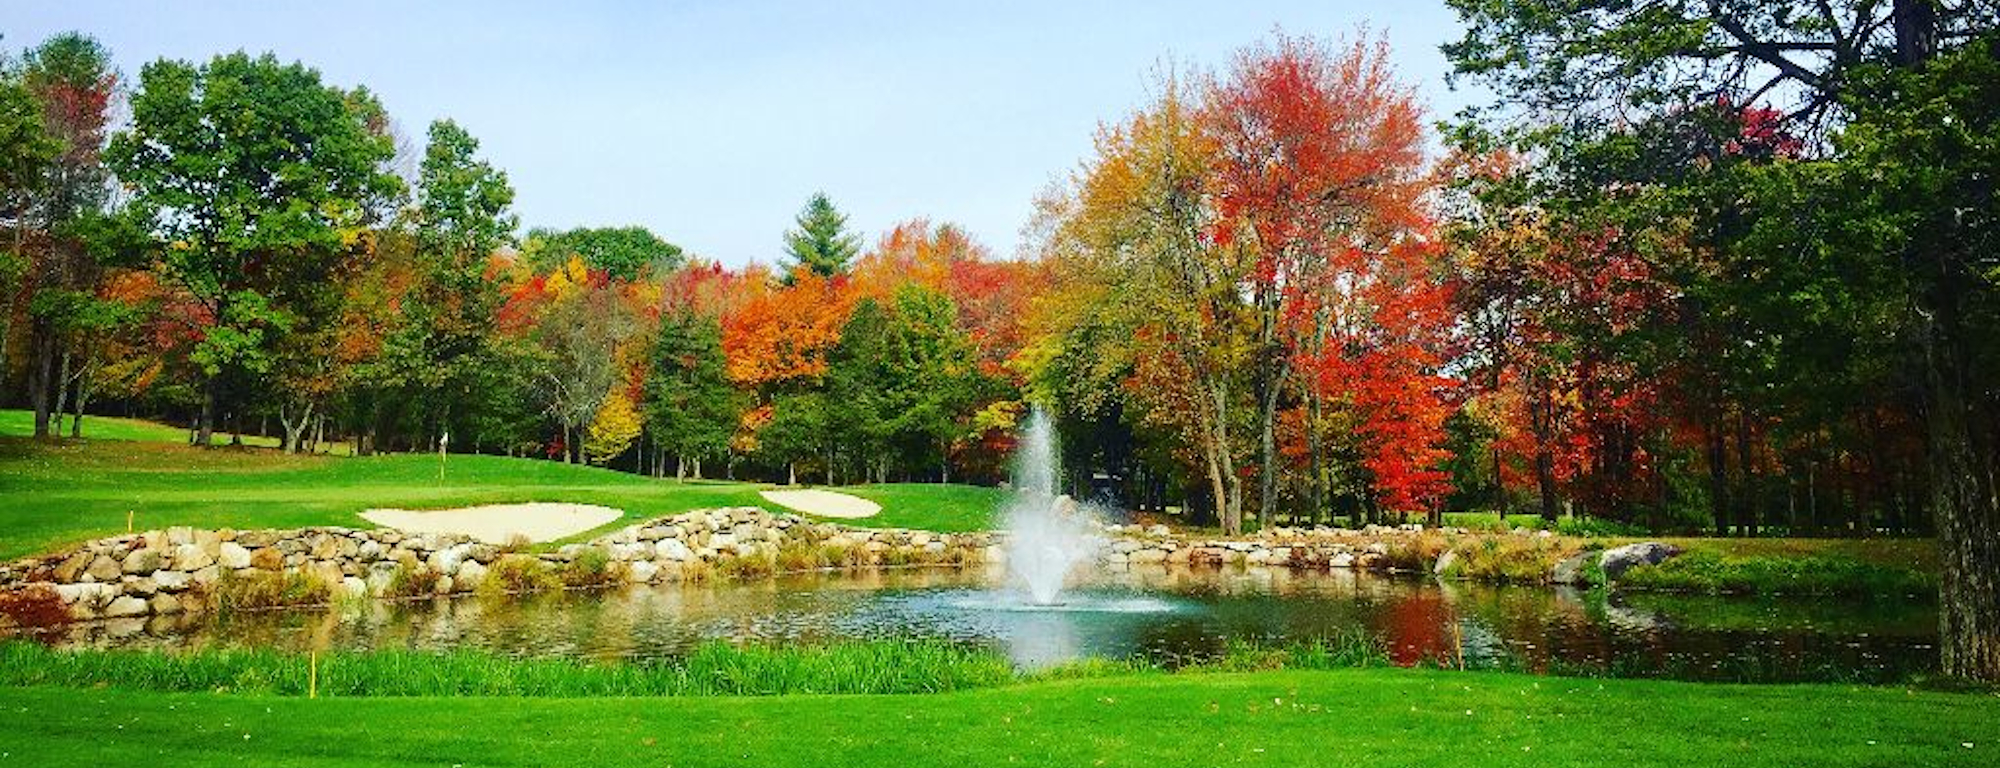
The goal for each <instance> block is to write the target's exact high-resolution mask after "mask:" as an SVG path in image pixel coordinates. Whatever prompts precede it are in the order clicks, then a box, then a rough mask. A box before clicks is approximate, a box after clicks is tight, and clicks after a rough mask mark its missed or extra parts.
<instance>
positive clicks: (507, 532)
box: [361, 502, 625, 544]
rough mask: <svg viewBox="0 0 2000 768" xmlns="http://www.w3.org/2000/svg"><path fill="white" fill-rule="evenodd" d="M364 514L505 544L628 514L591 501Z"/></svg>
mask: <svg viewBox="0 0 2000 768" xmlns="http://www.w3.org/2000/svg"><path fill="white" fill-rule="evenodd" d="M361 516H362V517H363V518H365V519H367V520H368V522H371V523H374V524H376V525H381V526H387V527H390V528H395V529H398V530H403V531H410V532H412V533H456V534H460V535H464V536H471V537H472V538H475V539H478V540H480V541H483V542H486V543H488V544H505V543H507V541H508V540H509V539H512V538H514V537H515V536H525V537H527V539H528V540H529V541H533V542H544V541H555V540H556V539H560V538H562V537H564V536H574V535H576V534H579V533H583V532H584V531H588V530H590V529H592V528H596V527H598V526H600V525H604V524H605V523H609V522H611V521H613V520H617V519H618V518H621V517H624V516H625V513H624V512H622V511H620V510H616V509H612V508H610V507H599V506H595V505H591V504H552V503H546V502H532V503H528V504H488V505H486V506H481V507H464V508H460V509H441V510H436V511H429V512H417V511H412V510H408V509H371V510H368V511H366V512H363V513H361Z"/></svg>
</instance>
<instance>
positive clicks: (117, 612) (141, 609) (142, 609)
mask: <svg viewBox="0 0 2000 768" xmlns="http://www.w3.org/2000/svg"><path fill="white" fill-rule="evenodd" d="M150 611H152V607H151V606H149V605H147V604H146V601H145V600H143V599H140V598H137V597H133V596H131V595H119V596H118V597H116V598H114V599H112V601H111V604H110V605H107V606H104V617H105V618H107V619H117V618H123V617H127V616H144V615H146V614H147V613H148V612H150Z"/></svg>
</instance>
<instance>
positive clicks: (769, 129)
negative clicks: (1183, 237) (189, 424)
mask: <svg viewBox="0 0 2000 768" xmlns="http://www.w3.org/2000/svg"><path fill="white" fill-rule="evenodd" d="M5 5H7V6H8V7H7V11H6V13H5V16H4V18H0V34H4V35H5V36H6V37H5V40H4V43H0V44H4V45H5V46H6V47H7V48H9V49H12V50H16V51H18V50H19V49H21V48H23V47H26V46H29V45H32V44H34V43H36V42H39V41H40V40H42V39H43V38H45V37H47V36H48V35H50V34H53V33H56V32H60V31H65V30H71V29H74V30H80V31H83V32H87V33H89V34H92V35H95V36H96V37H97V38H98V39H99V40H102V41H103V42H104V43H105V44H106V45H108V46H110V48H111V49H112V51H113V53H114V55H115V56H116V59H117V61H118V64H119V67H120V68H121V69H122V70H123V71H124V72H125V74H126V76H127V77H128V78H129V79H132V80H136V78H137V77H138V73H139V68H140V67H141V66H142V65H143V64H144V63H145V62H147V61H151V60H153V59H156V58H160V57H171V58H182V59H193V60H197V61H199V60H205V59H206V58H208V57H209V56H212V55H214V54H217V53H221V52H227V51H233V50H237V49H244V50H248V51H251V52H253V53H255V52H261V51H272V52H275V53H276V54H277V55H278V56H279V57H280V58H283V59H286V60H292V59H297V60H302V61H304V62H306V63H307V64H310V65H312V66H314V67H317V68H318V69H319V70H320V71H321V72H322V73H323V74H324V76H325V77H326V78H327V80H329V81H330V82H332V83H335V84H339V85H342V86H350V87H351V86H354V85H366V86H368V87H369V88H370V89H372V90H374V91H375V92H376V93H377V94H378V95H379V96H380V97H381V98H382V100H383V102H384V103H385V104H386V105H387V107H388V109H389V111H390V113H391V114H392V115H394V116H395V118H396V120H397V123H398V125H399V126H400V128H401V130H402V132H403V133H404V134H406V135H407V136H408V137H409V138H410V140H411V141H412V142H414V143H416V144H417V146H419V147H420V146H421V142H422V139H423V132H424V129H425V127H426V126H427V125H428V124H429V123H430V121H431V120H432V119H434V118H438V117H447V116H448V117H451V118H453V119H456V120H457V121H458V122H459V123H460V124H462V125H464V126H465V127H466V128H467V129H468V130H470V131H471V132H472V133H473V135H475V136H477V137H478V138H479V139H480V140H481V141H482V142H483V151H484V153H485V154H486V155H487V156H488V157H489V158H490V159H491V160H493V161H494V163H495V164H497V165H498V166H500V167H501V168H504V169H506V171H507V172H508V174H509V176H510V177H511V179H512V181H513V183H514V187H515V189H516V190H517V191H518V193H519V196H518V198H517V205H516V208H517V210H518V211H519V213H520V214H521V219H522V223H523V225H524V226H553V227H570V226H578V225H593V226H595V225H622V224H642V225H644V226H647V227H649V228H651V229H653V230H654V231H655V232H658V233H660V234H661V235H662V236H664V237H666V238H667V239H668V240H670V241H673V242H675V243H679V244H680V245H682V246H683V247H685V248H687V249H689V250H690V251H692V252H694V253H698V254H701V255H703V256H706V257H709V258H713V259H717V260H720V261H722V262H723V263H726V264H732V265H733V264H742V263H744V262H746V261H750V260H752V259H755V260H759V261H764V262H771V261H774V260H775V259H776V257H777V256H778V254H779V253H780V235H781V233H782V232H783V231H784V229H785V228H786V227H787V226H789V225H790V223H791V219H792V216H793V215H794V214H795V213H796V212H797V211H798V209H799V206H800V205H801V204H802V203H803V202H804V201H805V198H806V197H807V196H808V195H809V194H811V193H812V192H813V191H814V190H816V189H824V190H825V191H826V192H827V193H828V194H829V195H831V196H832V197H833V199H834V202H835V203H836V204H838V205H839V206H841V208H842V209H844V210H846V211H847V212H848V213H849V214H850V223H851V224H853V225H854V226H855V227H856V228H857V229H859V230H861V231H862V232H863V233H864V234H865V236H866V238H867V240H868V241H869V242H871V243H872V242H873V240H874V238H875V236H876V235H877V234H879V233H880V232H881V231H882V230H883V229H886V228H887V227H889V226H891V225H893V224H894V223H896V222H898V221H901V220H903V219H907V218H911V217H915V216H928V217H930V218H932V219H933V220H936V221H952V222H957V223H959V224H961V225H964V226H965V227H966V228H968V229H969V230H970V231H971V232H972V233H973V234H974V235H975V236H976V237H978V238H979V239H980V241H982V242H984V243H986V244H987V245H988V246H990V247H992V248H993V249H994V250H995V251H996V252H998V253H1001V254H1003V255H1005V254H1011V253H1013V252H1014V251H1015V249H1016V247H1017V246H1018V245H1019V241H1020V234H1019V233H1020V229H1021V226H1022V225H1023V224H1025V223H1026V222H1027V219H1028V217H1029V214H1030V211H1031V203H1032V201H1033V199H1034V196H1035V193H1036V192H1037V191H1038V190H1040V189H1042V188H1043V187H1045V186H1046V185H1047V184H1048V183H1049V182H1050V181H1051V180H1054V179H1058V178H1062V177H1064V176H1066V175H1067V174H1069V173H1070V172H1071V171H1072V170H1073V169H1074V168H1076V167H1077V164H1078V163H1079V162H1080V161H1081V160H1082V159H1083V158H1084V157H1085V156H1086V155H1087V154H1088V153H1089V151H1090V147H1091V137H1092V134H1093V132H1094V131H1095V129H1096V126H1097V125H1098V124H1099V123H1100V122H1103V121H1112V120H1117V119H1118V118H1120V117H1121V116H1123V115H1124V114H1126V113H1127V112H1128V111H1130V110H1131V109H1132V108H1134V107H1135V106H1137V105H1139V104H1141V103H1143V102H1144V101H1145V99H1146V97H1147V95H1148V93H1149V85H1150V73H1151V72H1152V71H1154V70H1155V69H1156V67H1157V66H1158V64H1159V63H1160V62H1162V61H1165V60H1166V59H1168V58H1169V57H1171V58H1172V59H1173V60H1175V61H1179V62H1185V63H1192V64H1198V65H1203V66H1209V67H1219V66H1221V65H1224V64H1226V63H1227V62H1228V60H1229V57H1230V54H1231V52H1232V51H1234V50H1235V49H1237V48H1239V47H1241V46H1243V45H1245V44H1249V43H1252V42H1255V41H1258V40H1260V39H1264V38H1267V37H1268V36H1269V35H1270V33H1271V32H1272V30H1274V29H1277V28H1283V29H1284V30H1285V31H1286V32H1287V33H1291V34H1313V35H1323V36H1330V35H1338V34H1342V33H1350V32H1352V31H1353V30H1354V29H1355V28H1356V27H1357V25H1361V24H1367V25H1370V26H1371V27H1373V28H1374V29H1375V30H1378V31H1381V32H1385V33H1386V34H1387V35H1388V37H1389V41H1390V44H1391V45H1392V46H1393V47H1394V49H1395V56H1396V59H1397V62H1398V65H1399V67H1400V69H1401V70H1402V72H1403V73H1404V76H1405V78H1406V79H1407V80H1408V81H1410V82H1411V83H1412V84H1413V85H1415V86H1416V87H1417V88H1418V89H1419V92H1420V93H1421V94H1422V95H1423V97H1424V98H1425V100H1426V101H1428V102H1429V104H1430V105H1431V109H1432V114H1433V115H1434V116H1449V115H1450V114H1451V113H1452V112H1455V111H1456V110H1457V109H1458V108H1459V106H1461V105H1462V104H1463V103H1465V101H1466V99H1467V97H1466V96H1465V95H1464V94H1459V93H1452V92H1450V91H1449V90H1448V89H1447V88H1446V87H1445V84H1444V73H1445V71H1446V65H1445V62H1444V58H1443V56H1441V55H1440V54H1439V53H1438V49H1437V47H1438V45H1439V44H1440V43H1443V42H1446V41H1447V40H1450V39H1453V38H1455V37H1456V35H1457V28H1458V27H1457V23H1456V19H1455V17H1454V16H1453V15H1452V14H1451V12H1450V11H1449V10H1447V9H1445V8H1444V7H1443V4H1442V3H1441V2H1436V0H1424V1H1420V2H1409V3H1379V2H1377V3H1369V2H1345V1H1342V2H1335V1H1332V0H1318V1H1317V2H1315V1H1312V0H1305V1H1301V2H1278V1H1276V0H1272V1H1268V2H1266V1H1254V0H1238V1H1236V2H1213V3H1200V2H1179V1H1174V2H1132V3H1109V2H1104V3H1094V2H1081V1H1075V2H1018V3H1017V2H998V3H992V2H989V3H977V4H974V3H952V2H943V1H941V0H933V1H931V2H922V1H918V2H860V1H857V2H851V3H848V2H843V3H832V2H829V3H814V4H805V3H779V2H708V3H696V2H657V3H655V2H623V3H618V2H598V3H590V2H560V3H557V2H539V3H529V2H521V3H514V2H418V3H404V2H324V3H303V2H268V1H266V0H251V1H244V2H160V1H159V0H134V1H130V2H94V1H92V0H63V1H62V2H23V1H22V0H11V1H10V2H6V3H5Z"/></svg>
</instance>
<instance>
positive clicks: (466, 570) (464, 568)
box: [453, 559, 486, 589]
mask: <svg viewBox="0 0 2000 768" xmlns="http://www.w3.org/2000/svg"><path fill="white" fill-rule="evenodd" d="M453 578H455V579H457V580H458V587H459V588H460V589H472V588H474V587H477V586H479V582H482V581H485V580H486V566H484V565H480V564H479V561H478V560H472V559H467V560H466V561H465V562H462V563H459V564H458V574H457V575H456V576H454V577H453Z"/></svg>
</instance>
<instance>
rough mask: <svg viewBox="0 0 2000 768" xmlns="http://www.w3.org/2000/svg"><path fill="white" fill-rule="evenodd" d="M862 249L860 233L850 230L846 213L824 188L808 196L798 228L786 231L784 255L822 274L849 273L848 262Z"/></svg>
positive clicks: (793, 261) (795, 266)
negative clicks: (828, 195) (835, 203)
mask: <svg viewBox="0 0 2000 768" xmlns="http://www.w3.org/2000/svg"><path fill="white" fill-rule="evenodd" d="M860 252H861V236H860V235H857V234H854V233H853V232H850V231H848V229H847V214H844V213H841V212H840V209H838V208H835V207H833V201H832V200H830V199H827V196H826V193H825V192H815V193H813V196H812V197H811V198H808V199H807V200H806V207H805V208H804V209H803V210H801V211H799V216H798V228H797V229H794V230H791V231H789V232H786V233H785V256H786V257H788V258H790V259H791V260H792V267H793V269H797V268H800V267H803V268H805V269H810V270H812V271H813V272H814V273H815V274H818V275H819V276H821V277H832V276H834V275H841V274H846V273H847V267H848V263H849V262H852V261H853V260H854V256H855V254H858V253H860Z"/></svg>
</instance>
